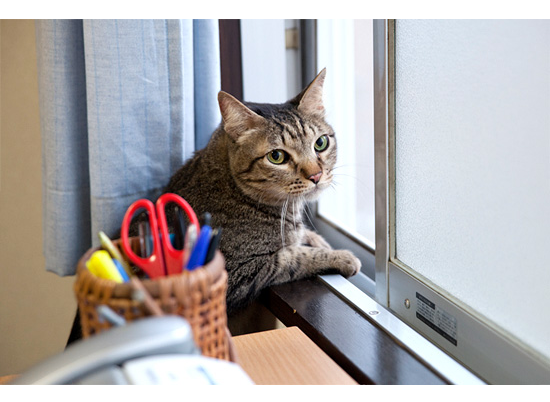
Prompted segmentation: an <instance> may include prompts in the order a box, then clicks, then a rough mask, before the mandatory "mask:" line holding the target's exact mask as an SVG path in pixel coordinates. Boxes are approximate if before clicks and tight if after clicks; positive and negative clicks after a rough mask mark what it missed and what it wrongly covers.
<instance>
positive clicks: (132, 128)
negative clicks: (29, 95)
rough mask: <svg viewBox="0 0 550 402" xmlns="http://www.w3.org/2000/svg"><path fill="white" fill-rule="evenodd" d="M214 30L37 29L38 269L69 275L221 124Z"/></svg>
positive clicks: (121, 23)
mask: <svg viewBox="0 0 550 402" xmlns="http://www.w3.org/2000/svg"><path fill="white" fill-rule="evenodd" d="M218 35H219V33H218V22H217V20H84V21H82V20H47V21H46V20H42V21H37V24H36V42H37V52H38V55H37V56H38V71H39V73H38V74H39V77H38V78H39V92H40V109H41V129H42V158H43V162H42V175H43V200H42V201H43V219H44V223H43V227H44V254H45V260H46V269H47V270H48V271H52V272H55V273H57V274H59V275H72V274H74V272H75V268H76V263H77V261H78V259H79V258H80V256H81V255H82V254H83V253H84V252H85V251H86V250H87V249H88V248H90V247H91V246H92V245H97V244H98V238H97V233H98V232H99V231H100V230H101V231H104V232H105V233H107V234H110V233H115V232H117V231H118V229H119V228H120V225H121V222H122V217H123V215H124V212H125V211H126V209H127V207H128V206H129V205H130V204H131V203H132V202H133V201H135V200H136V199H138V198H143V197H146V198H150V199H154V198H156V197H157V196H158V195H159V194H160V192H161V190H162V188H163V187H164V186H165V185H166V184H167V182H168V179H169V178H170V176H171V175H172V174H173V173H174V172H175V171H176V170H177V169H178V168H179V167H180V166H181V165H182V163H183V162H184V161H185V160H186V159H187V158H188V157H190V156H191V155H192V153H193V152H194V151H195V150H196V149H199V148H202V147H203V146H204V145H205V144H206V143H207V142H208V139H209V137H210V134H211V133H212V131H213V130H214V129H215V127H216V126H217V125H218V124H219V122H220V116H219V110H218V105H217V97H216V94H217V92H218V91H219V90H220V86H221V80H220V61H219V36H218Z"/></svg>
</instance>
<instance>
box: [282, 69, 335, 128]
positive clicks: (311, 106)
mask: <svg viewBox="0 0 550 402" xmlns="http://www.w3.org/2000/svg"><path fill="white" fill-rule="evenodd" d="M326 73H327V69H326V68H323V70H321V72H320V73H319V74H318V75H317V77H315V79H314V80H313V81H312V82H311V84H309V85H308V86H307V88H306V89H304V90H303V91H302V92H300V94H298V96H296V97H295V98H294V99H292V100H291V101H290V102H291V103H294V104H295V105H297V107H298V110H300V111H301V112H304V113H306V114H312V115H317V116H319V117H324V116H325V107H324V106H323V84H324V83H325V75H326Z"/></svg>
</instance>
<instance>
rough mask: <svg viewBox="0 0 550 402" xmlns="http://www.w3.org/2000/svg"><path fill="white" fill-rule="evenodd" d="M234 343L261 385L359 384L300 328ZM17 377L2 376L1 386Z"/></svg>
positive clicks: (245, 337)
mask: <svg viewBox="0 0 550 402" xmlns="http://www.w3.org/2000/svg"><path fill="white" fill-rule="evenodd" d="M233 341H234V343H235V349H236V351H237V357H238V359H239V364H240V365H241V367H242V368H243V369H244V371H245V372H246V373H247V374H248V375H249V376H250V378H251V379H252V381H254V382H255V383H256V384H258V385H306V384H307V385H321V384H335V385H350V384H357V383H356V382H355V380H353V378H351V377H350V376H349V375H348V374H347V373H346V372H345V371H344V370H342V369H341V368H340V366H338V365H337V364H336V363H335V362H334V361H333V360H332V359H331V358H330V357H328V355H327V354H326V353H325V352H323V351H322V350H321V349H320V348H319V347H318V346H317V345H315V343H313V341H311V339H309V338H308V337H307V336H306V335H305V334H304V333H303V332H302V331H301V330H300V329H299V328H298V327H289V328H282V329H275V330H271V331H264V332H256V333H253V334H247V335H240V336H236V337H234V338H233ZM15 377H16V376H5V377H0V384H5V383H7V382H9V381H11V380H12V379H14V378H15Z"/></svg>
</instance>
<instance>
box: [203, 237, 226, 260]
mask: <svg viewBox="0 0 550 402" xmlns="http://www.w3.org/2000/svg"><path fill="white" fill-rule="evenodd" d="M221 237H222V228H217V229H214V230H213V231H212V240H210V245H209V246H208V253H207V254H206V259H205V260H204V263H205V264H208V263H209V262H210V261H212V259H213V258H214V255H215V253H216V249H217V248H218V245H219V244H220V239H221Z"/></svg>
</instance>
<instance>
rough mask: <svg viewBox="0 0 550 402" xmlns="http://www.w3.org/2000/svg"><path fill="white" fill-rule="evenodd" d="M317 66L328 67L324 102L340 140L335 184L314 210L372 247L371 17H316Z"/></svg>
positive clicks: (373, 235) (372, 126)
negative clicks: (325, 18)
mask: <svg viewBox="0 0 550 402" xmlns="http://www.w3.org/2000/svg"><path fill="white" fill-rule="evenodd" d="M317 66H318V69H321V68H323V67H326V68H327V78H326V83H325V94H324V102H325V107H326V109H327V121H328V122H329V123H330V124H331V125H332V126H333V128H334V130H335V132H336V136H337V139H338V164H337V167H336V169H335V170H334V183H335V186H334V187H333V191H327V192H326V194H323V196H322V197H321V199H320V200H319V206H318V214H319V215H320V216H321V217H322V218H324V219H326V220H328V221H329V222H331V223H332V224H333V225H335V226H337V227H339V228H341V229H342V230H343V231H345V232H346V233H348V234H349V235H351V236H353V237H354V238H356V239H357V240H359V241H360V242H361V243H363V244H365V245H366V246H367V247H369V248H370V249H372V250H374V248H375V231H374V229H375V223H374V125H373V104H372V102H373V95H372V83H373V77H372V20H318V21H317Z"/></svg>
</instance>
